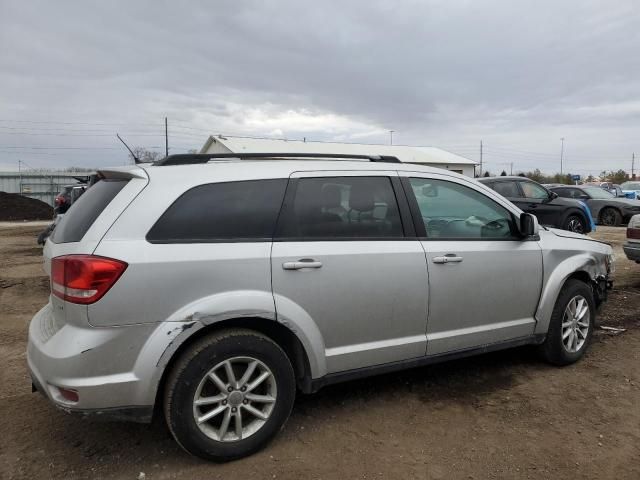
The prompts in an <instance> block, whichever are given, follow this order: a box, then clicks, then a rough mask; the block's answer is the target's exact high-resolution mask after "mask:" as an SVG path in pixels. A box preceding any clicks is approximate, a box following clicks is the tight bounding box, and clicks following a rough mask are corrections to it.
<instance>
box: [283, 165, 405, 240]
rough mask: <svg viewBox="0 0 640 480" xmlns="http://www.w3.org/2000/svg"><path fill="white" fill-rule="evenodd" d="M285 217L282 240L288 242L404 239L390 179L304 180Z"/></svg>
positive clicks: (327, 178)
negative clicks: (290, 240)
mask: <svg viewBox="0 0 640 480" xmlns="http://www.w3.org/2000/svg"><path fill="white" fill-rule="evenodd" d="M283 217H284V219H283V222H282V223H283V225H282V229H281V232H280V234H279V236H281V237H284V238H306V239H314V238H318V239H319V238H322V239H326V240H331V239H334V238H341V239H345V238H353V239H361V238H365V239H366V238H373V239H382V238H388V237H402V236H404V230H403V228H402V222H401V220H400V213H399V210H398V204H397V201H396V197H395V194H394V191H393V187H392V186H391V180H390V179H389V178H388V177H319V178H301V179H299V180H298V182H297V186H296V191H295V195H294V198H293V202H292V205H291V206H289V207H288V208H287V209H286V212H285V213H284V214H283Z"/></svg>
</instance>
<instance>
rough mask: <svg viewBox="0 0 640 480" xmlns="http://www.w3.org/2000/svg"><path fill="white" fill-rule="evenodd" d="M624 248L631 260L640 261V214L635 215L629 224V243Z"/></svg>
mask: <svg viewBox="0 0 640 480" xmlns="http://www.w3.org/2000/svg"><path fill="white" fill-rule="evenodd" d="M622 248H623V249H624V253H625V254H626V255H627V258H628V259H629V260H633V261H634V262H636V263H640V215H634V216H633V217H631V220H629V224H628V225H627V243H625V244H624V245H623V246H622Z"/></svg>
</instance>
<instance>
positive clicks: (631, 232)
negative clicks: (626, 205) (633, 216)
mask: <svg viewBox="0 0 640 480" xmlns="http://www.w3.org/2000/svg"><path fill="white" fill-rule="evenodd" d="M627 238H633V239H638V240H640V228H627Z"/></svg>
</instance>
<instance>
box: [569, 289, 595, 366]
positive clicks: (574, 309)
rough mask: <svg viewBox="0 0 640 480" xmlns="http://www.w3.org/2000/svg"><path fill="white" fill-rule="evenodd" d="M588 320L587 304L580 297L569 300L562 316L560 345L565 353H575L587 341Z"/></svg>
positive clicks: (589, 315)
mask: <svg viewBox="0 0 640 480" xmlns="http://www.w3.org/2000/svg"><path fill="white" fill-rule="evenodd" d="M590 319H591V312H590V311H589V302H587V300H586V299H585V298H584V297H583V296H582V295H576V296H575V297H573V298H572V299H571V300H569V303H568V304H567V307H566V308H565V310H564V315H563V316H562V345H563V346H564V348H565V350H566V351H567V352H569V353H575V352H577V351H578V350H580V349H581V348H582V346H583V345H584V343H585V342H586V341H587V336H588V334H589V328H590Z"/></svg>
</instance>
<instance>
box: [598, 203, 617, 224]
mask: <svg viewBox="0 0 640 480" xmlns="http://www.w3.org/2000/svg"><path fill="white" fill-rule="evenodd" d="M600 223H601V224H602V225H606V226H608V227H619V226H620V224H621V223H622V215H621V214H620V212H619V211H618V210H616V209H615V208H610V207H607V208H605V209H604V210H602V213H601V214H600Z"/></svg>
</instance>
